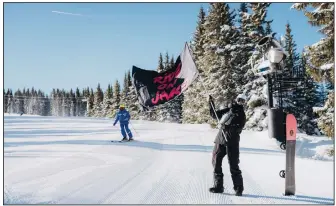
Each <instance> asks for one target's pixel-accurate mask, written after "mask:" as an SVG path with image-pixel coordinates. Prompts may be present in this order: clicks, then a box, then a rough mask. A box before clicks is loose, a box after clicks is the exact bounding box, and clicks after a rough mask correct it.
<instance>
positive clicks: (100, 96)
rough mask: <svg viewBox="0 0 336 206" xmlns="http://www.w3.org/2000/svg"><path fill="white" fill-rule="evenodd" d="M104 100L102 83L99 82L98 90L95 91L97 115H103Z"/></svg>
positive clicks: (94, 107)
mask: <svg viewBox="0 0 336 206" xmlns="http://www.w3.org/2000/svg"><path fill="white" fill-rule="evenodd" d="M103 100H104V93H103V91H102V89H101V88H100V84H99V83H98V86H97V89H96V92H95V93H94V103H93V110H94V116H95V117H103V116H104V112H103Z"/></svg>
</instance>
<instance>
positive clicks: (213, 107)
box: [186, 42, 227, 142]
mask: <svg viewBox="0 0 336 206" xmlns="http://www.w3.org/2000/svg"><path fill="white" fill-rule="evenodd" d="M186 44H187V47H188V50H189V51H191V48H190V47H189V45H188V43H187V42H186ZM190 56H191V58H192V59H193V61H194V63H195V65H196V61H195V58H194V55H193V53H192V52H190ZM198 76H199V78H200V80H201V85H202V86H203V88H204V90H205V91H206V94H207V95H208V96H210V95H209V93H208V90H207V89H206V88H205V86H204V81H203V78H202V76H201V74H198ZM210 105H211V107H212V109H213V111H214V113H215V116H216V119H217V123H219V118H218V116H217V113H216V110H215V106H214V105H213V104H212V102H210ZM219 129H220V130H221V131H222V134H223V137H224V139H225V141H226V142H227V139H226V136H225V134H224V131H223V129H222V128H219Z"/></svg>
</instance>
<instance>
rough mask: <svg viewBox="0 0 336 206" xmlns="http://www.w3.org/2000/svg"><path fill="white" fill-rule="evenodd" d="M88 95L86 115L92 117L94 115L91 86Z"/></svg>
mask: <svg viewBox="0 0 336 206" xmlns="http://www.w3.org/2000/svg"><path fill="white" fill-rule="evenodd" d="M89 91H90V93H89V96H88V100H87V116H88V117H93V115H94V93H93V89H92V88H91V89H90V90H89Z"/></svg>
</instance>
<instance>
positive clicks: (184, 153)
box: [4, 116, 334, 204]
mask: <svg viewBox="0 0 336 206" xmlns="http://www.w3.org/2000/svg"><path fill="white" fill-rule="evenodd" d="M111 122H112V121H111V120H106V119H103V120H102V119H91V118H59V117H43V118H41V117H38V116H36V117H31V116H30V117H29V116H21V117H15V116H14V117H6V116H5V122H4V126H5V139H4V142H5V148H4V154H5V159H4V166H5V167H4V169H5V170H4V183H5V193H4V196H5V204H6V203H7V204H9V203H10V204H20V203H22V204H36V203H37V204H332V203H333V202H334V200H333V197H332V195H331V194H333V191H332V192H331V191H326V193H325V194H328V195H323V196H319V195H318V194H321V191H318V192H319V193H317V191H316V192H315V190H318V189H317V188H314V187H313V186H311V185H309V184H308V185H307V186H306V187H303V186H302V185H298V186H297V190H296V195H295V196H291V197H287V196H283V195H282V193H283V192H284V179H281V178H280V177H279V176H278V172H279V171H280V170H281V169H284V161H285V160H284V157H285V156H284V151H281V150H280V149H279V148H278V145H276V143H275V142H274V141H272V140H269V139H267V138H268V137H265V135H260V134H262V133H255V134H256V135H255V134H252V133H248V134H249V135H246V132H248V131H244V133H245V135H246V137H245V136H244V133H243V134H242V138H241V139H242V141H241V154H240V156H241V163H240V168H241V170H242V173H243V181H244V188H245V190H244V193H243V196H242V197H236V196H234V191H233V184H232V180H231V174H230V172H229V168H228V162H227V157H225V158H224V160H223V173H224V187H225V189H224V194H212V193H210V192H209V191H208V189H209V187H212V185H213V179H212V177H213V168H212V165H211V155H212V154H211V153H212V147H213V139H214V137H215V135H216V133H217V131H216V130H211V129H210V128H208V127H207V126H204V125H179V124H162V123H157V122H154V123H153V122H151V123H147V122H145V121H143V122H141V121H134V122H133V125H132V127H131V129H132V131H133V132H134V128H133V126H134V127H135V128H136V133H135V132H134V134H135V138H136V141H134V142H125V143H114V142H110V140H118V139H120V136H121V135H120V134H119V127H113V126H111V124H112V123H111ZM83 124H85V125H86V126H85V127H84V126H83ZM195 130H196V131H195ZM86 131H87V132H86ZM137 133H139V134H140V136H137V135H136V134H137ZM25 134H28V136H26V135H25ZM249 138H251V139H252V140H249ZM262 142H263V144H261V143H262ZM6 145H7V146H6ZM301 146H302V145H300V147H301ZM296 161H297V162H298V163H297V164H298V165H303V166H306V168H307V169H308V168H309V169H311V168H314V167H312V165H310V164H314V160H304V161H301V160H300V159H299V158H297V160H296ZM271 162H278V163H279V164H271V165H270V166H269V167H267V166H268V164H269V163H271ZM319 164H323V166H324V168H331V167H330V166H331V165H326V164H332V162H324V163H323V161H319ZM263 167H266V168H263ZM304 169H305V168H302V169H301V170H300V169H297V173H298V172H302V171H304ZM316 171H318V170H316ZM310 172H311V173H314V171H310ZM258 174H259V175H258ZM328 174H331V172H330V173H328ZM297 175H298V174H297ZM264 176H265V177H264ZM266 178H267V179H266ZM315 178H318V176H317V177H315ZM329 178H333V177H331V175H330V177H329ZM262 181H264V182H262ZM299 181H300V178H298V181H297V184H299ZM314 181H315V182H321V181H322V183H321V184H327V183H329V182H328V181H330V179H329V180H328V179H327V180H324V179H323V178H322V179H321V180H318V179H314ZM323 181H325V183H323ZM307 182H308V181H307ZM312 182H313V181H312ZM301 184H302V183H301ZM299 186H301V187H299ZM309 188H310V190H309ZM328 188H330V189H332V184H328ZM319 190H320V189H319ZM314 194H316V195H314Z"/></svg>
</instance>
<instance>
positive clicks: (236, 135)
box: [209, 94, 246, 196]
mask: <svg viewBox="0 0 336 206" xmlns="http://www.w3.org/2000/svg"><path fill="white" fill-rule="evenodd" d="M245 102H246V96H245V95H244V94H239V95H238V96H237V98H236V101H233V102H232V104H231V105H229V106H228V107H227V108H225V109H222V110H217V111H216V114H217V117H218V119H219V120H220V121H219V123H218V126H217V127H218V128H219V132H218V134H217V136H216V139H215V141H214V143H215V146H214V149H213V156H212V165H213V167H214V174H213V175H214V177H213V178H214V186H213V187H211V188H210V189H209V191H210V192H212V193H223V192H224V185H223V172H222V161H223V158H224V157H225V155H228V162H229V166H230V172H231V178H232V182H233V186H234V187H233V189H234V190H235V193H236V196H241V195H242V193H243V190H244V186H243V177H242V173H241V170H240V169H239V166H238V164H239V142H240V134H241V132H242V130H243V128H244V126H245V123H246V115H245V112H244V104H245ZM211 104H212V105H211ZM209 106H210V115H211V117H212V118H214V119H217V118H216V115H215V113H214V108H215V105H214V103H213V99H212V97H211V95H209ZM212 106H213V108H212ZM223 133H224V135H225V137H226V139H225V137H224V136H223ZM226 140H227V141H226Z"/></svg>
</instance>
